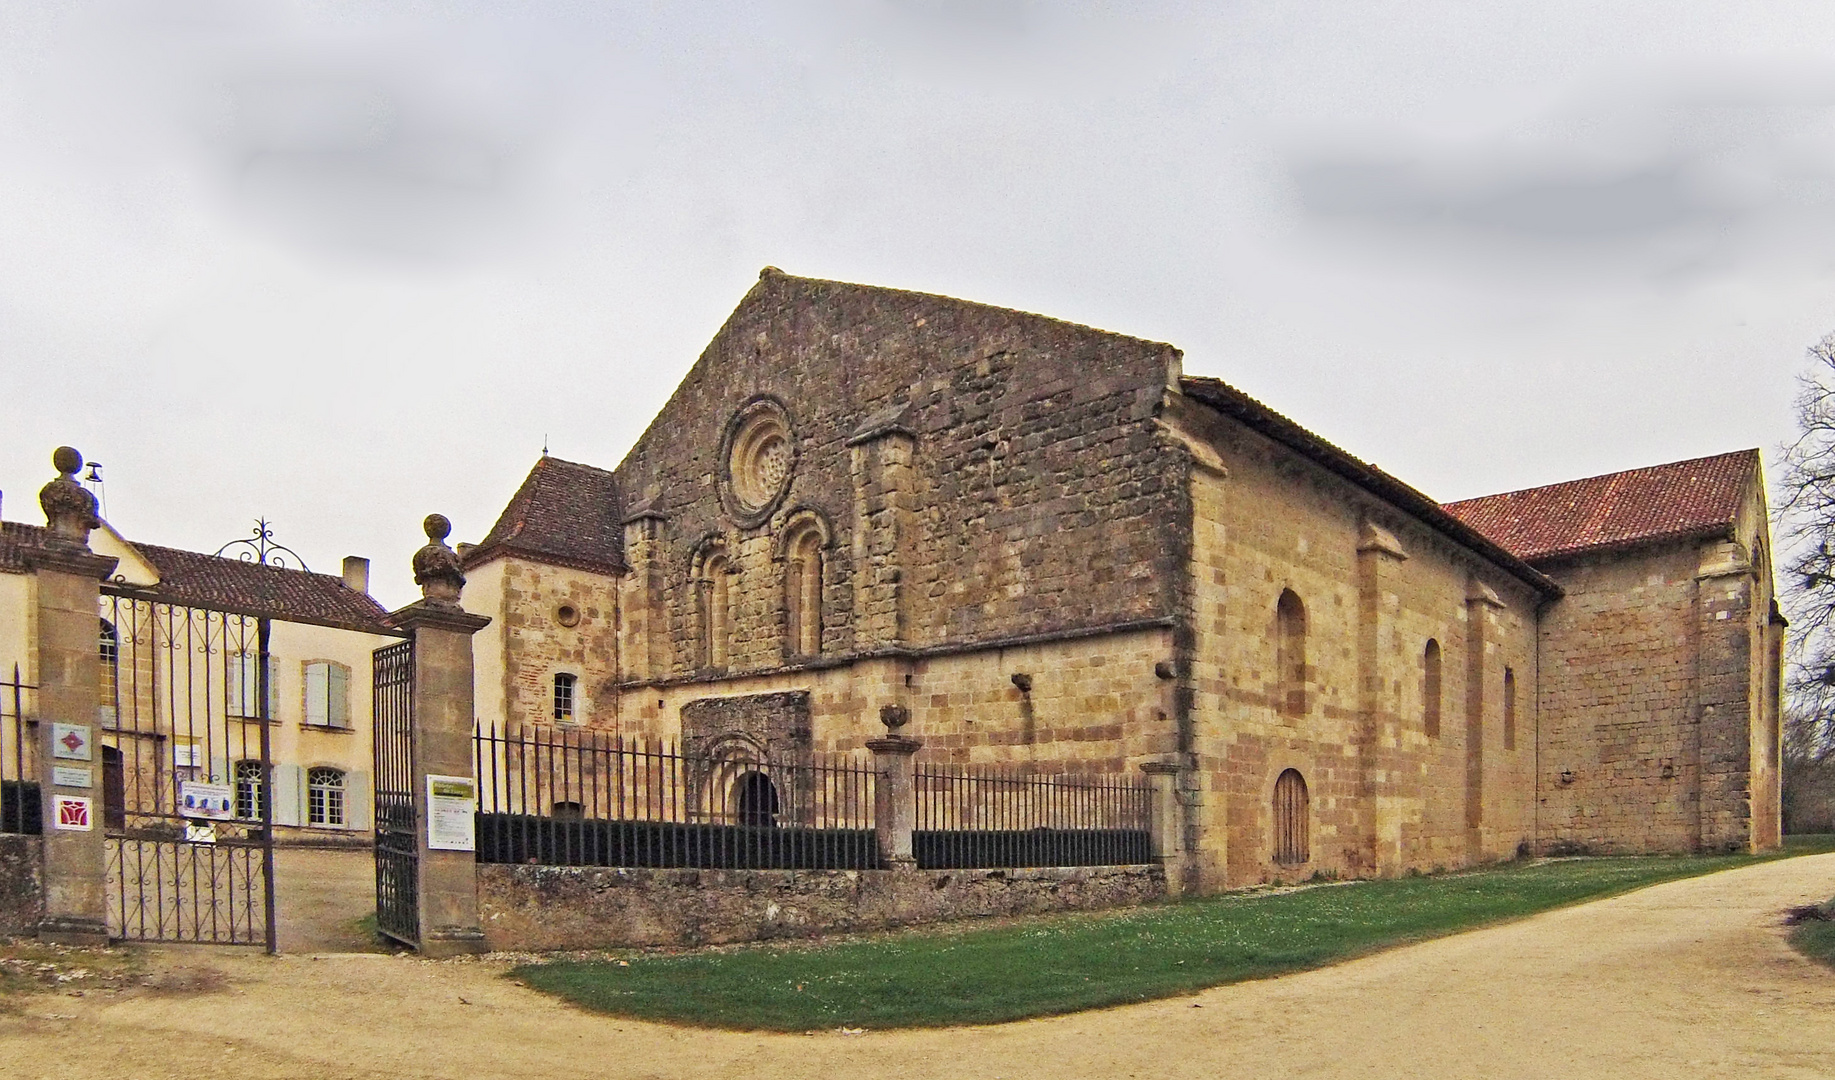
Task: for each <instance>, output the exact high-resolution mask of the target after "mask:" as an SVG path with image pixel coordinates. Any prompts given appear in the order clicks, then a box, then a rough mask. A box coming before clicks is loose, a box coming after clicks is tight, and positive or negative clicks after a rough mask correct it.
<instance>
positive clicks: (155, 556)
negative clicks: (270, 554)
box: [0, 521, 389, 633]
mask: <svg viewBox="0 0 1835 1080" xmlns="http://www.w3.org/2000/svg"><path fill="white" fill-rule="evenodd" d="M44 535H45V530H44V529H43V528H42V527H41V526H37V525H27V524H24V523H23V522H17V521H7V522H0V571H10V572H13V573H18V572H20V571H22V570H24V569H25V561H24V558H23V556H24V552H25V550H26V549H28V548H35V547H40V546H42V545H43V543H44ZM130 542H131V541H130ZM133 546H134V550H135V551H138V552H139V553H140V554H141V556H142V557H143V558H145V559H146V560H147V562H149V563H152V564H153V568H154V569H155V570H157V571H158V572H159V584H157V585H154V586H151V587H149V588H147V589H146V590H144V592H145V594H146V595H147V596H148V597H150V598H153V599H157V600H160V601H164V602H168V603H174V604H184V605H190V606H195V607H211V608H221V609H224V610H228V611H235V612H239V613H241V614H245V615H255V616H266V617H268V618H273V619H280V620H282V621H284V622H303V623H313V624H317V625H322V626H336V627H340V628H342V629H346V630H361V631H365V632H370V633H386V632H388V628H387V624H386V622H385V620H386V619H387V618H388V614H389V613H388V611H387V610H386V609H385V608H384V607H383V606H382V605H381V604H378V603H377V602H376V601H375V600H374V599H372V598H371V597H370V596H368V595H367V594H365V593H360V592H358V591H357V590H355V589H352V588H350V587H349V586H347V585H345V584H344V579H343V578H339V577H334V576H332V575H330V574H314V573H311V572H310V571H306V570H293V569H288V568H283V567H278V566H264V565H261V564H260V563H252V562H242V561H241V560H239V559H225V558H222V557H221V556H217V555H205V554H202V553H200V552H196V551H181V550H179V549H178V548H169V547H160V546H159V545H157V544H139V543H136V544H134V545H133Z"/></svg>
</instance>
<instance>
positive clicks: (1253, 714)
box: [1168, 407, 1536, 889]
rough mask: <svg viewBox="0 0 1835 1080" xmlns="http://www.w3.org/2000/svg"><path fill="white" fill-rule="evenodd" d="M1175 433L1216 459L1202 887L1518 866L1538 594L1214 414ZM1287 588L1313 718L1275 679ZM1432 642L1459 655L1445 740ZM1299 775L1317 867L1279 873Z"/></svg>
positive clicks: (1200, 692) (1199, 810)
mask: <svg viewBox="0 0 1835 1080" xmlns="http://www.w3.org/2000/svg"><path fill="white" fill-rule="evenodd" d="M1168 417H1169V422H1171V423H1173V424H1176V425H1179V426H1180V427H1182V428H1184V429H1185V430H1186V431H1187V433H1188V437H1190V438H1193V439H1197V440H1202V441H1203V442H1204V443H1205V444H1206V445H1207V446H1208V447H1209V449H1210V450H1211V451H1212V453H1213V455H1214V456H1215V457H1216V459H1217V461H1216V462H1214V463H1212V467H1209V468H1197V469H1194V471H1193V474H1192V481H1191V483H1192V490H1193V506H1194V511H1193V512H1194V522H1195V524H1194V547H1193V563H1192V570H1191V572H1192V579H1193V582H1194V600H1193V612H1194V615H1193V626H1194V631H1195V644H1194V653H1193V661H1192V667H1193V674H1192V678H1193V688H1194V690H1195V716H1194V734H1195V738H1194V750H1195V754H1196V762H1197V765H1198V768H1197V771H1196V774H1195V775H1194V776H1192V777H1191V778H1189V779H1188V780H1187V781H1186V785H1187V792H1186V798H1187V799H1188V800H1189V801H1190V803H1191V810H1190V816H1191V827H1190V829H1189V830H1188V834H1187V841H1188V845H1189V846H1190V847H1191V848H1192V850H1193V851H1194V852H1195V854H1194V863H1195V868H1196V872H1197V875H1198V877H1199V879H1200V880H1199V881H1198V882H1196V883H1193V884H1194V885H1195V887H1198V888H1204V889H1214V888H1218V887H1232V888H1233V887H1240V886H1244V885H1249V884H1254V883H1256V882H1262V881H1270V880H1274V879H1277V878H1278V879H1282V880H1288V881H1292V880H1295V879H1297V878H1304V877H1307V876H1310V875H1312V874H1313V873H1315V872H1325V873H1329V874H1338V875H1345V876H1351V875H1369V874H1379V873H1380V874H1394V873H1398V872H1401V871H1403V870H1406V869H1410V868H1418V869H1431V868H1433V867H1436V866H1460V865H1468V864H1471V863H1473V862H1478V861H1482V860H1488V859H1498V858H1508V857H1510V856H1511V855H1513V854H1514V853H1515V852H1516V850H1517V848H1518V846H1519V845H1520V844H1523V843H1525V842H1527V841H1529V840H1530V839H1531V837H1532V835H1533V826H1534V815H1533V790H1534V767H1533V763H1534V735H1533V732H1534V720H1533V688H1534V686H1535V678H1536V671H1535V664H1536V657H1535V638H1534V627H1535V601H1536V594H1535V593H1533V592H1532V591H1531V590H1530V589H1529V588H1528V587H1527V586H1526V585H1525V584H1523V583H1521V582H1520V581H1518V580H1517V579H1516V578H1514V577H1511V576H1508V575H1506V574H1503V573H1502V572H1501V571H1498V570H1496V569H1495V568H1492V567H1490V566H1489V564H1487V563H1485V562H1483V561H1482V560H1480V559H1478V558H1477V557H1475V556H1472V555H1471V554H1470V553H1468V552H1465V551H1463V550H1461V549H1458V548H1456V547H1455V546H1453V545H1452V544H1451V543H1450V542H1448V541H1446V540H1444V539H1443V538H1441V537H1440V536H1439V535H1438V534H1437V533H1434V532H1432V531H1430V530H1428V529H1426V528H1425V527H1422V526H1419V525H1417V524H1415V523H1414V522H1413V520H1412V519H1410V518H1407V517H1406V516H1404V515H1400V514H1397V513H1395V512H1394V511H1392V510H1390V509H1388V508H1387V507H1386V506H1384V505H1383V504H1381V503H1380V502H1378V501H1377V500H1375V499H1374V498H1371V497H1369V496H1367V495H1365V494H1363V493H1362V492H1360V491H1358V490H1355V489H1353V488H1351V486H1350V485H1348V484H1346V483H1344V482H1342V481H1340V480H1338V479H1336V478H1335V477H1332V476H1330V475H1327V474H1325V473H1324V472H1323V470H1320V469H1317V468H1315V467H1314V466H1312V465H1311V464H1310V463H1307V462H1305V461H1302V460H1300V459H1298V458H1296V457H1295V456H1294V455H1292V454H1291V453H1289V452H1287V451H1285V450H1284V449H1282V448H1280V447H1277V446H1274V445H1273V444H1272V443H1270V442H1269V441H1268V440H1266V439H1264V438H1262V437H1261V436H1259V435H1256V434H1254V433H1252V432H1249V431H1246V430H1244V429H1242V428H1239V427H1236V426H1234V425H1230V424H1228V423H1226V422H1223V421H1221V420H1220V419H1216V418H1212V417H1209V416H1207V415H1206V414H1204V413H1203V412H1202V411H1200V410H1196V409H1187V408H1184V407H1181V408H1173V409H1169V410H1168ZM1372 524H1375V525H1376V526H1377V527H1378V528H1379V529H1380V530H1381V531H1380V533H1373V532H1371V531H1370V529H1369V526H1370V525H1372ZM1390 549H1393V550H1390ZM1289 589H1291V590H1292V591H1293V592H1294V593H1295V594H1296V595H1297V596H1298V597H1299V598H1300V600H1301V602H1302V604H1303V606H1304V609H1305V614H1306V635H1305V636H1306V658H1305V678H1304V687H1303V690H1304V695H1303V696H1304V702H1305V708H1304V710H1303V711H1302V712H1301V713H1300V714H1298V715H1288V714H1286V713H1285V712H1284V711H1283V710H1282V709H1281V708H1280V702H1281V685H1282V684H1281V679H1280V674H1279V672H1278V671H1277V670H1276V668H1277V665H1276V656H1277V646H1276V641H1277V637H1278V632H1277V631H1278V628H1277V625H1276V606H1277V604H1278V603H1279V600H1280V597H1281V594H1282V592H1283V591H1285V590H1289ZM1474 597H1476V599H1473V598H1474ZM1430 638H1431V639H1433V640H1435V641H1437V642H1438V643H1439V645H1440V648H1441V650H1442V685H1441V709H1440V714H1441V715H1440V730H1439V734H1438V735H1429V734H1428V733H1427V730H1426V724H1425V703H1424V700H1423V693H1424V678H1423V655H1424V649H1425V646H1426V643H1427V641H1428V640H1429V639H1430ZM1474 650H1476V651H1474ZM1506 669H1508V670H1509V671H1510V672H1511V673H1512V675H1513V676H1514V683H1515V686H1516V695H1517V701H1516V709H1515V716H1514V719H1515V731H1514V732H1513V733H1512V734H1513V736H1514V737H1513V738H1512V739H1510V740H1509V743H1510V745H1509V746H1506V740H1505V737H1504V736H1505V732H1504V711H1505V710H1504V701H1503V696H1504V685H1505V684H1504V675H1505V671H1506ZM1474 674H1475V675H1476V677H1477V683H1476V684H1474V682H1473V681H1472V677H1473V675H1474ZM1474 689H1476V690H1478V692H1477V693H1473V692H1472V691H1473V690H1474ZM1290 768H1291V769H1297V770H1299V772H1300V773H1301V775H1302V776H1303V777H1304V779H1305V781H1306V785H1307V789H1308V794H1309V796H1310V802H1311V805H1310V812H1311V813H1310V816H1311V843H1310V849H1311V850H1310V855H1311V857H1310V859H1309V861H1307V862H1305V863H1303V864H1300V865H1296V866H1278V865H1276V864H1275V863H1274V861H1273V855H1274V853H1273V851H1272V847H1271V840H1270V837H1271V829H1272V823H1273V793H1274V785H1275V782H1276V780H1277V778H1278V777H1279V776H1280V774H1281V773H1282V772H1283V771H1285V770H1286V769H1290Z"/></svg>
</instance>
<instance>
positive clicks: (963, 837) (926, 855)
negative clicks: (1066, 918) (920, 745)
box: [911, 763, 1153, 870]
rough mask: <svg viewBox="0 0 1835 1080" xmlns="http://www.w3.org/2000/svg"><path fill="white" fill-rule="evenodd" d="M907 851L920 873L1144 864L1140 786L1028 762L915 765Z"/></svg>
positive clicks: (1146, 789)
mask: <svg viewBox="0 0 1835 1080" xmlns="http://www.w3.org/2000/svg"><path fill="white" fill-rule="evenodd" d="M913 779H914V781H915V788H916V799H917V806H916V808H915V809H916V817H915V819H914V824H915V828H914V829H913V831H912V835H911V848H912V854H913V855H914V856H915V857H916V858H917V864H918V867H919V868H920V869H925V870H958V869H959V870H973V869H985V868H1005V867H1022V866H1112V865H1120V864H1128V863H1144V862H1149V861H1151V858H1152V841H1151V839H1150V836H1149V832H1148V823H1149V821H1150V815H1151V812H1152V800H1153V789H1152V787H1151V786H1150V785H1148V784H1146V783H1144V782H1140V781H1136V780H1132V779H1129V778H1125V777H1114V776H1077V775H1056V776H1052V775H1041V774H1038V773H1035V772H1032V771H1030V769H1029V767H1024V766H1019V767H1009V768H1002V767H998V766H981V765H977V766H970V765H934V764H924V763H919V764H917V766H916V767H915V770H914V776H913Z"/></svg>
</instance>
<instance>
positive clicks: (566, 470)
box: [465, 456, 624, 570]
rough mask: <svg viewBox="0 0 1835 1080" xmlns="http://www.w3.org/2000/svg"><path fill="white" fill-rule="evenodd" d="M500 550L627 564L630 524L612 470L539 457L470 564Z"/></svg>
mask: <svg viewBox="0 0 1835 1080" xmlns="http://www.w3.org/2000/svg"><path fill="white" fill-rule="evenodd" d="M496 554H516V555H526V556H529V557H532V558H535V559H539V560H544V561H548V562H556V563H560V564H561V565H564V566H574V567H579V568H581V569H585V570H617V569H622V568H623V566H624V526H623V524H622V522H621V521H620V520H619V516H618V486H617V483H616V481H615V479H614V478H613V476H612V474H611V473H609V472H607V471H606V470H604V469H598V468H594V467H593V466H591V465H581V464H579V463H577V462H572V461H562V460H561V459H560V458H554V457H546V456H544V457H542V458H540V459H539V460H537V461H536V463H535V467H534V468H532V469H530V470H529V476H528V478H527V479H525V480H524V481H523V482H522V487H520V488H518V489H517V490H516V494H515V496H513V497H512V498H511V499H510V503H509V505H508V506H505V507H504V508H503V513H502V515H500V516H499V517H498V518H497V524H495V525H493V526H491V531H490V532H489V533H488V534H486V535H485V537H484V539H483V541H481V542H480V543H479V544H478V546H477V547H476V548H472V549H470V550H468V551H466V553H465V565H466V566H476V565H478V564H479V563H482V562H485V561H487V560H488V559H489V558H490V557H491V556H492V555H496Z"/></svg>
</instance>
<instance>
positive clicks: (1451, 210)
mask: <svg viewBox="0 0 1835 1080" xmlns="http://www.w3.org/2000/svg"><path fill="white" fill-rule="evenodd" d="M1684 89H1685V88H1683V87H1677V86H1670V87H1664V88H1660V89H1659V90H1658V91H1656V92H1654V93H1646V94H1645V95H1643V96H1642V97H1634V98H1632V99H1631V100H1629V101H1626V100H1621V99H1619V98H1616V97H1613V98H1607V99H1603V100H1591V101H1583V102H1581V103H1579V104H1578V105H1577V106H1575V107H1574V108H1573V109H1572V110H1571V111H1570V112H1568V113H1566V114H1563V115H1556V116H1549V117H1544V118H1543V119H1542V122H1541V124H1540V126H1539V127H1538V129H1537V130H1534V131H1530V132H1520V131H1515V132H1500V133H1495V134H1493V135H1491V136H1488V137H1484V138H1473V139H1469V140H1467V141H1465V142H1463V143H1455V144H1452V145H1445V144H1440V145H1425V144H1423V143H1421V142H1420V141H1417V140H1412V139H1410V138H1408V137H1405V136H1396V137H1393V138H1391V139H1389V140H1388V141H1387V142H1386V143H1385V144H1384V145H1381V146H1378V147H1372V146H1371V144H1370V141H1369V140H1368V139H1367V138H1366V139H1364V140H1360V145H1358V146H1356V147H1350V146H1345V145H1323V146H1321V145H1315V146H1311V147H1308V148H1307V149H1305V150H1302V151H1300V152H1298V153H1295V154H1294V155H1292V158H1291V161H1290V169H1289V175H1290V178H1291V180H1292V183H1293V185H1294V189H1295V191H1296V192H1297V194H1298V196H1299V204H1300V207H1301V210H1302V213H1303V216H1304V218H1305V220H1306V221H1307V222H1308V223H1309V224H1310V225H1312V226H1313V227H1314V228H1315V229H1316V230H1317V231H1318V232H1319V233H1321V234H1323V235H1325V236H1327V237H1335V238H1338V239H1345V240H1355V241H1358V242H1361V243H1365V244H1373V245H1375V246H1376V247H1377V248H1378V249H1379V250H1381V251H1383V252H1387V253H1390V254H1397V255H1404V256H1412V257H1416V258H1418V259H1422V260H1426V261H1428V262H1430V263H1438V264H1442V265H1451V266H1453V267H1455V268H1457V269H1464V268H1469V267H1472V266H1484V267H1489V268H1494V269H1495V268H1501V269H1506V270H1511V271H1524V272H1530V273H1535V272H1541V271H1553V272H1555V273H1556V274H1559V275H1567V274H1569V273H1570V272H1571V271H1572V270H1574V269H1575V268H1576V267H1581V266H1584V268H1585V269H1586V270H1587V271H1588V272H1589V274H1590V275H1595V274H1600V273H1615V274H1626V273H1629V274H1633V275H1637V276H1641V277H1644V278H1647V279H1665V278H1674V277H1677V276H1682V277H1692V276H1699V275H1701V274H1705V273H1712V272H1717V271H1720V270H1725V269H1727V268H1729V267H1731V266H1734V265H1742V266H1748V267H1752V268H1757V269H1761V270H1762V269H1764V268H1766V267H1767V266H1774V265H1782V264H1787V263H1791V264H1794V263H1800V262H1802V261H1803V260H1805V259H1813V258H1820V253H1821V252H1823V251H1826V250H1827V249H1828V246H1829V245H1830V244H1831V243H1835V110H1832V109H1831V107H1830V105H1829V104H1828V102H1827V95H1826V94H1824V93H1823V92H1822V88H1821V87H1819V86H1810V85H1806V86H1803V87H1801V88H1800V89H1801V91H1802V92H1801V93H1799V94H1797V95H1796V96H1795V97H1794V98H1791V97H1789V96H1785V95H1780V94H1778V93H1777V92H1776V90H1775V88H1766V90H1765V91H1764V92H1760V91H1758V90H1754V89H1752V88H1749V87H1748V88H1744V89H1743V91H1742V88H1740V87H1738V86H1735V85H1727V84H1725V83H1724V82H1723V83H1722V84H1721V85H1719V86H1717V87H1714V88H1711V89H1713V90H1715V91H1724V92H1715V93H1710V92H1709V88H1703V87H1701V86H1692V87H1687V88H1686V90H1687V93H1683V92H1682V91H1683V90H1684ZM1665 91H1667V96H1665Z"/></svg>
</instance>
